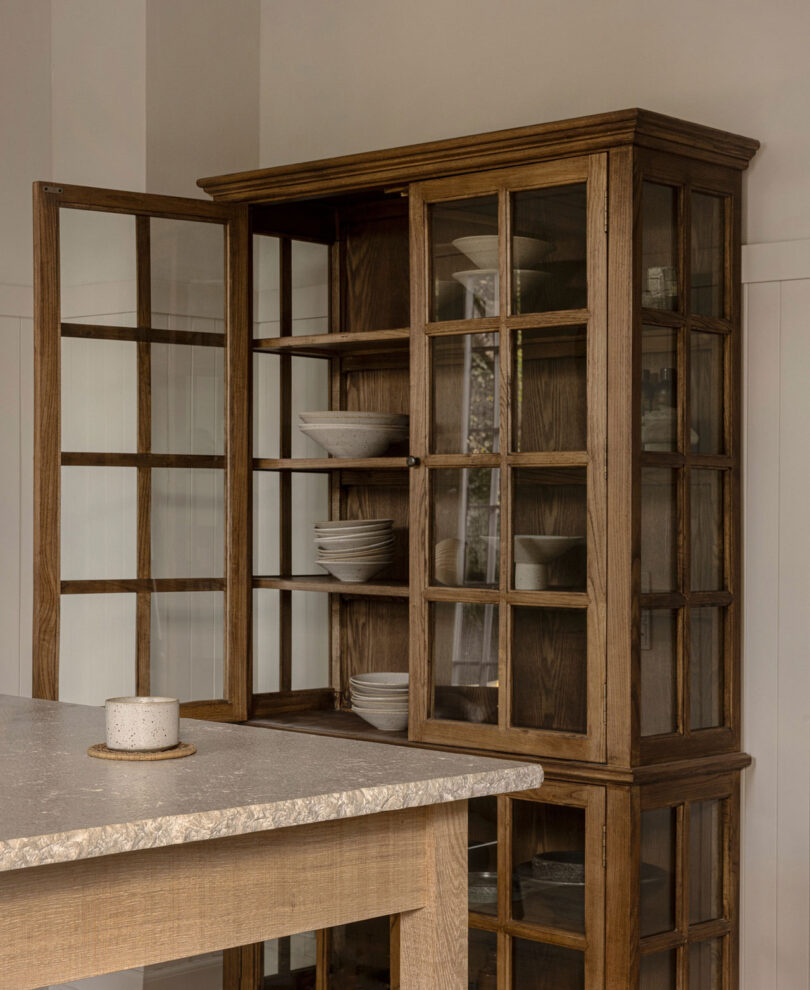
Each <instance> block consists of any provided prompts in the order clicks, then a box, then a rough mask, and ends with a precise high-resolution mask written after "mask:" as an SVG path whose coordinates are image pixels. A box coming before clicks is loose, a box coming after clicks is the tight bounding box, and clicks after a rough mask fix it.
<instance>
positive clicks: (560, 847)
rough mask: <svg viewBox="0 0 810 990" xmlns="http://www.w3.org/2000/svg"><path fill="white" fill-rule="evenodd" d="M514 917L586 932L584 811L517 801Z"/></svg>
mask: <svg viewBox="0 0 810 990" xmlns="http://www.w3.org/2000/svg"><path fill="white" fill-rule="evenodd" d="M512 816H513V817H512V863H513V869H514V877H513V885H512V917H513V918H514V919H515V920H516V921H527V922H531V923H533V924H537V925H544V926H546V927H548V928H562V929H564V930H565V931H572V932H582V933H583V934H584V932H585V809H584V808H572V807H566V806H564V805H558V804H539V803H538V802H536V801H513V802H512Z"/></svg>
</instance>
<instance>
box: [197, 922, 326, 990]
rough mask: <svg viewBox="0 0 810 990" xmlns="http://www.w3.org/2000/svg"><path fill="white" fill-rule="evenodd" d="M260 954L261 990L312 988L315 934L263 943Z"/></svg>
mask: <svg viewBox="0 0 810 990" xmlns="http://www.w3.org/2000/svg"><path fill="white" fill-rule="evenodd" d="M263 955H264V980H263V982H262V983H261V986H262V987H263V990H309V988H311V987H314V986H315V969H316V966H317V963H318V937H317V934H316V932H302V933H301V934H300V935H290V936H288V937H287V938H276V939H272V941H268V942H265V943H264V952H263ZM220 985H221V984H220ZM212 990H213V988H212ZM217 990H218V988H217Z"/></svg>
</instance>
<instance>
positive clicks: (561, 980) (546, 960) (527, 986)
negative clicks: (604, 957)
mask: <svg viewBox="0 0 810 990" xmlns="http://www.w3.org/2000/svg"><path fill="white" fill-rule="evenodd" d="M512 990H585V956H584V953H582V952H578V951H577V950H576V949H564V948H562V946H559V945H547V944H546V943H545V942H529V941H528V940H526V939H523V938H515V939H513V940H512Z"/></svg>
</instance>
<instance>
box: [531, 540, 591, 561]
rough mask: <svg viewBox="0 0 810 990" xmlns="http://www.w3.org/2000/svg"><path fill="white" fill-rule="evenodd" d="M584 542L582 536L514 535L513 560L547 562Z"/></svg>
mask: <svg viewBox="0 0 810 990" xmlns="http://www.w3.org/2000/svg"><path fill="white" fill-rule="evenodd" d="M584 542H585V537H584V536H534V535H528V534H527V535H519V536H515V562H516V563H518V564H548V563H550V562H551V561H552V560H555V559H556V558H557V557H561V556H562V555H563V554H564V553H567V552H568V551H569V550H571V549H572V548H573V547H576V546H580V545H581V544H582V543H584Z"/></svg>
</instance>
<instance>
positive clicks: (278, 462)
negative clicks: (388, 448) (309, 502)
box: [253, 457, 408, 472]
mask: <svg viewBox="0 0 810 990" xmlns="http://www.w3.org/2000/svg"><path fill="white" fill-rule="evenodd" d="M407 467H408V459H407V457H254V458H253V470H254V471H306V472H320V471H349V470H367V471H395V470H396V471H398V470H401V469H403V468H407Z"/></svg>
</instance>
